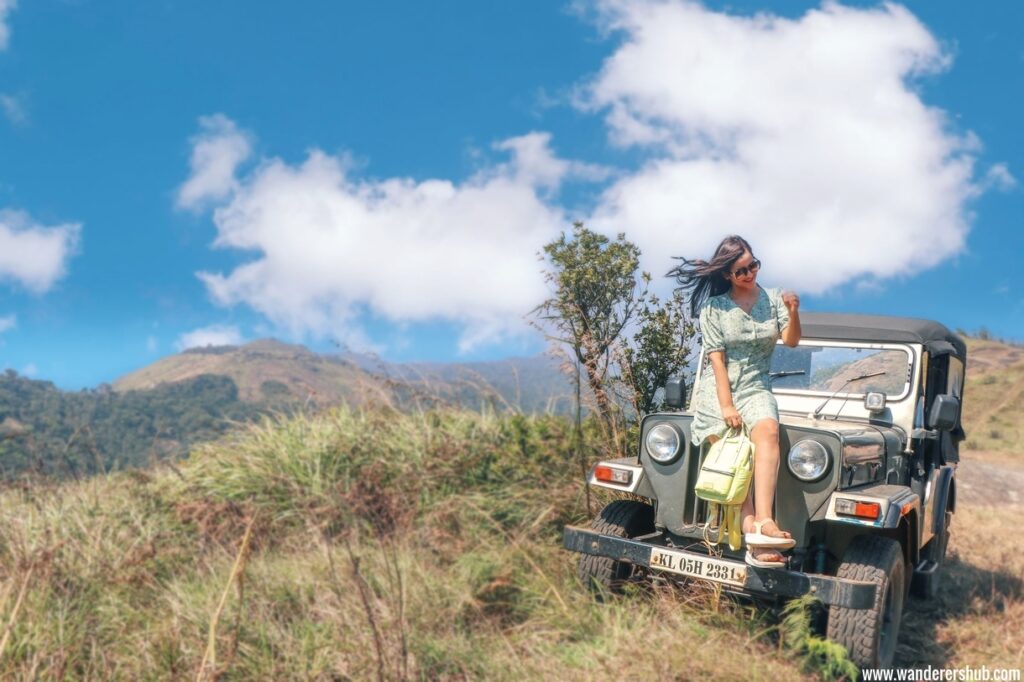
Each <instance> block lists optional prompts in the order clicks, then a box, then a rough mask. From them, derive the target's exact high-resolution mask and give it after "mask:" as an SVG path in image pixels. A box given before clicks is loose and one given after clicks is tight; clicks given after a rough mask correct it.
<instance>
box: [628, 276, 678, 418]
mask: <svg viewBox="0 0 1024 682" xmlns="http://www.w3.org/2000/svg"><path fill="white" fill-rule="evenodd" d="M696 332H697V328H696V326H695V325H694V324H693V321H692V320H690V319H689V318H688V317H687V315H686V299H685V297H684V296H683V294H682V292H680V291H675V292H673V293H672V295H671V297H670V298H669V299H668V300H667V301H665V302H664V304H662V303H661V302H660V301H659V300H658V297H657V296H654V295H651V296H650V298H649V299H648V300H646V301H644V303H643V306H642V307H641V308H640V310H639V311H638V313H637V329H636V332H635V333H634V334H633V338H632V339H631V340H628V339H627V340H624V342H623V343H622V344H621V352H620V353H619V358H618V364H619V371H620V373H621V384H622V385H623V386H624V388H625V395H624V396H623V397H624V398H625V399H627V400H628V401H629V402H630V403H631V405H632V407H633V410H634V412H635V413H636V414H637V415H638V416H639V415H643V414H646V413H647V412H652V411H654V410H655V409H656V408H658V407H660V406H661V405H662V404H663V402H664V397H662V398H661V399H658V395H657V393H658V390H659V389H661V388H662V387H664V386H665V382H666V381H668V379H669V378H671V377H674V376H682V375H683V374H684V373H685V372H684V370H685V369H686V366H687V363H688V362H689V360H690V350H691V348H690V341H691V339H692V338H693V336H694V334H696Z"/></svg>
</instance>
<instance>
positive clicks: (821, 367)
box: [771, 343, 911, 399]
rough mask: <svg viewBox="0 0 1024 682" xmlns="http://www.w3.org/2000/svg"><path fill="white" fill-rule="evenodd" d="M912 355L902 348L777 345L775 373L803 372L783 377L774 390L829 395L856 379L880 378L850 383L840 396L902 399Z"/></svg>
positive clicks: (773, 370) (778, 379) (908, 379)
mask: <svg viewBox="0 0 1024 682" xmlns="http://www.w3.org/2000/svg"><path fill="white" fill-rule="evenodd" d="M910 370H911V356H910V352H909V351H907V350H904V349H900V348H866V347H858V346H852V345H849V346H847V345H832V344H828V345H825V344H821V345H817V344H815V343H809V344H804V343H801V344H800V345H799V346H797V347H796V348H789V347H788V346H784V345H781V344H780V345H778V346H776V348H775V353H774V354H773V355H772V367H771V371H772V372H786V373H793V372H801V373H799V374H788V375H785V376H780V377H778V378H776V379H775V380H774V382H773V383H772V390H774V391H776V392H780V393H786V392H811V393H820V394H822V395H829V394H831V393H834V392H835V391H838V390H839V389H840V388H842V387H843V384H844V383H845V382H847V381H849V380H850V379H853V378H854V377H858V376H862V375H865V374H875V373H878V372H881V374H878V375H877V376H873V377H869V378H866V379H861V380H860V381H854V382H851V383H850V384H849V385H848V386H847V387H846V388H844V389H843V390H842V391H841V392H840V395H844V394H845V395H850V396H860V395H864V394H865V393H870V392H878V393H885V394H886V395H887V396H888V397H889V398H892V399H898V398H902V397H903V396H904V395H905V394H906V391H907V389H908V384H909V381H910V376H911V375H910Z"/></svg>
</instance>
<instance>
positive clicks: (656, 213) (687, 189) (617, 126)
mask: <svg viewBox="0 0 1024 682" xmlns="http://www.w3.org/2000/svg"><path fill="white" fill-rule="evenodd" d="M598 16H599V21H600V22H601V23H602V25H603V27H604V28H605V29H607V30H608V31H609V32H612V33H616V34H619V35H621V37H622V38H623V39H624V40H623V41H622V42H621V44H620V46H619V47H618V48H617V49H616V50H615V52H614V53H613V54H612V55H611V56H610V57H609V58H608V59H607V60H606V61H605V62H604V64H603V66H602V68H601V70H600V72H599V73H598V74H597V75H596V77H595V78H594V79H593V80H592V81H591V82H589V83H588V84H586V86H585V87H583V88H581V91H580V94H579V97H578V101H579V106H582V107H584V108H586V109H588V110H591V111H596V112H601V113H603V115H604V116H605V120H606V123H607V125H608V128H609V136H610V139H611V140H612V141H613V143H615V144H618V145H622V146H625V147H631V148H636V149H639V150H641V151H644V152H645V153H647V154H649V156H648V160H647V161H646V162H645V163H644V164H643V165H642V167H641V168H640V169H639V170H638V171H637V172H635V173H633V174H631V175H628V176H626V177H622V178H621V179H619V180H618V181H616V182H614V183H613V184H612V185H611V186H610V187H608V188H607V190H606V191H605V192H604V195H603V197H602V198H601V201H600V205H599V206H598V208H597V210H596V211H595V215H594V217H593V219H592V223H591V224H592V226H594V227H595V228H597V229H600V230H602V231H605V232H607V233H614V232H618V231H625V232H626V233H627V235H628V236H629V237H630V238H631V239H633V240H634V241H636V242H637V243H638V244H639V246H640V247H641V248H642V249H643V250H644V254H645V263H644V264H645V266H646V267H647V268H649V269H651V270H652V271H653V272H654V274H656V275H659V274H661V273H664V272H665V271H667V270H668V269H669V268H670V267H671V266H672V264H673V263H674V261H671V259H670V256H674V255H676V256H678V255H686V256H689V257H708V256H710V255H711V253H712V251H713V249H714V246H715V245H716V244H717V243H718V241H719V240H720V239H721V238H722V237H724V236H725V235H727V234H730V233H738V234H741V235H743V236H745V237H746V238H747V239H748V240H749V241H750V242H751V244H752V245H753V246H754V248H755V250H756V252H757V254H758V256H759V257H760V258H761V259H762V260H763V261H764V263H765V267H764V271H763V272H764V276H765V280H766V281H768V282H775V283H778V284H784V285H786V286H789V287H793V288H796V289H798V290H802V291H805V292H808V293H821V292H824V291H826V290H828V289H830V288H832V287H835V286H837V285H840V284H842V283H845V282H849V281H851V280H854V281H859V280H874V279H887V278H890V277H893V276H898V277H899V276H909V275H912V274H914V273H916V272H918V271H920V270H922V269H925V268H928V267H930V266H933V265H936V264H937V263H939V262H941V261H943V260H945V259H947V258H949V257H951V256H953V255H955V254H957V253H959V252H960V251H961V250H962V249H963V247H964V243H965V239H966V235H967V232H968V229H969V214H968V211H967V209H966V208H965V204H966V203H967V201H968V200H969V199H971V198H972V197H974V196H976V195H977V193H978V192H979V191H981V188H980V187H979V186H978V185H977V184H976V183H975V180H974V160H975V158H974V156H975V154H976V152H977V147H978V144H979V143H978V142H977V140H976V139H975V138H974V137H973V136H971V135H970V134H967V135H962V136H960V135H957V134H955V133H953V132H950V129H949V125H948V122H947V117H946V116H945V114H944V112H942V111H941V110H938V109H935V108H932V107H928V106H927V105H925V104H924V103H923V102H922V101H921V98H920V96H919V94H918V92H916V91H915V89H914V88H913V87H912V84H909V83H908V81H910V80H911V79H913V78H914V77H915V76H919V75H921V74H928V73H935V72H938V71H941V70H942V69H944V68H946V67H947V66H948V64H949V61H950V60H949V58H948V56H947V55H946V54H945V53H944V52H943V50H942V49H941V47H940V45H939V44H938V42H937V41H936V40H935V38H934V37H933V36H932V35H931V34H930V33H929V32H928V30H927V29H926V28H925V27H924V26H923V25H922V24H921V23H920V22H919V21H918V20H917V19H916V18H915V17H914V16H913V15H912V14H910V12H908V11H907V10H906V9H904V8H903V7H900V6H898V5H883V6H882V7H880V8H876V9H854V8H848V7H843V6H841V5H838V4H833V3H825V4H824V5H823V6H822V8H821V9H817V10H812V11H809V12H807V13H806V14H805V15H804V16H803V17H801V18H799V19H796V20H790V19H784V18H779V17H775V16H771V15H768V14H758V15H755V16H752V17H741V16H733V15H729V14H725V13H719V12H713V11H711V10H708V9H706V8H704V7H702V6H700V5H699V4H696V3H690V2H654V1H648V0H604V1H603V2H599V11H598ZM994 172H995V173H996V174H997V175H998V174H999V171H998V170H996V171H994ZM1007 175H1008V173H1007ZM1004 184H1005V183H1004Z"/></svg>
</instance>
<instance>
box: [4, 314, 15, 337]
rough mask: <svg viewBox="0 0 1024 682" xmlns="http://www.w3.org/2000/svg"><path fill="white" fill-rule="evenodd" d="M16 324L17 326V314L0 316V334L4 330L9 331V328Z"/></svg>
mask: <svg viewBox="0 0 1024 682" xmlns="http://www.w3.org/2000/svg"><path fill="white" fill-rule="evenodd" d="M17 326H18V316H17V315H5V316H4V317H0V334H3V333H5V332H9V331H10V330H12V329H14V328H15V327H17Z"/></svg>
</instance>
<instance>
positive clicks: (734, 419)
mask: <svg viewBox="0 0 1024 682" xmlns="http://www.w3.org/2000/svg"><path fill="white" fill-rule="evenodd" d="M722 419H724V420H725V423H726V424H727V425H728V426H729V428H730V429H739V428H742V426H743V417H741V416H740V413H739V410H737V409H736V408H735V407H734V406H733V405H730V406H729V407H723V408H722Z"/></svg>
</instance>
